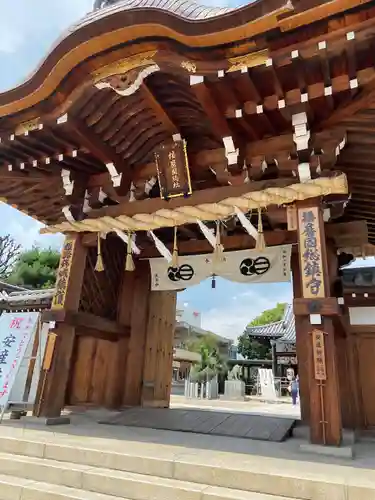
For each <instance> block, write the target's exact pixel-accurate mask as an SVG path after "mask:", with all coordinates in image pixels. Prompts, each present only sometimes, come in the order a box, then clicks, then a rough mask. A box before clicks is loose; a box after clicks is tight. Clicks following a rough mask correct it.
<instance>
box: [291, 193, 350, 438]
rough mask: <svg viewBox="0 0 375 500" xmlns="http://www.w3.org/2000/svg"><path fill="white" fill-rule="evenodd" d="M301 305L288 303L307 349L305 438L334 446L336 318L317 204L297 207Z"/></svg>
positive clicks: (338, 432)
mask: <svg viewBox="0 0 375 500" xmlns="http://www.w3.org/2000/svg"><path fill="white" fill-rule="evenodd" d="M298 234H299V257H300V268H301V291H302V297H303V298H302V299H295V300H294V310H295V314H296V316H302V317H303V326H302V325H301V327H300V328H301V329H300V336H301V337H302V338H303V341H304V342H305V343H306V345H308V350H309V352H308V358H309V359H308V370H309V379H310V380H309V393H310V438H311V441H312V442H313V443H316V444H328V445H336V446H339V445H340V444H341V440H342V419H341V401H340V387H339V377H338V370H337V355H336V342H335V329H334V324H333V316H335V315H338V314H339V313H340V310H339V306H338V304H337V299H336V298H330V293H331V290H330V280H329V268H328V260H327V251H326V241H325V233H324V222H323V214H322V209H321V206H320V204H319V202H318V201H316V200H314V201H311V202H310V204H307V203H306V204H301V205H299V206H298Z"/></svg>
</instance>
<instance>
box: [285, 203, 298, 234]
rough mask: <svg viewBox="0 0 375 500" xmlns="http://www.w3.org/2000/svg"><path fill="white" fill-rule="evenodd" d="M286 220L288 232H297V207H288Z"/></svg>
mask: <svg viewBox="0 0 375 500" xmlns="http://www.w3.org/2000/svg"><path fill="white" fill-rule="evenodd" d="M286 218H287V226H288V231H297V228H298V223H297V208H296V207H295V205H288V206H287V207H286Z"/></svg>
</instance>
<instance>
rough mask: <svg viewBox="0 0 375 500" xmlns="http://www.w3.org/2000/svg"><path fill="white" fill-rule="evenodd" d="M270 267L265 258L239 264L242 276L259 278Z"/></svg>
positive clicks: (248, 260)
mask: <svg viewBox="0 0 375 500" xmlns="http://www.w3.org/2000/svg"><path fill="white" fill-rule="evenodd" d="M270 267H271V263H270V261H269V260H268V259H267V257H257V258H256V259H251V258H248V259H244V260H243V261H242V262H241V264H240V272H241V274H243V275H244V276H254V274H255V275H256V276H260V275H262V274H265V273H266V272H267V271H268V270H269V268H270Z"/></svg>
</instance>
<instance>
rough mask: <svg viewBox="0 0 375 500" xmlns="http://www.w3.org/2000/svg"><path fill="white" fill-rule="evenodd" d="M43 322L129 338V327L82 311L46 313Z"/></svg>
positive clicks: (52, 311)
mask: <svg viewBox="0 0 375 500" xmlns="http://www.w3.org/2000/svg"><path fill="white" fill-rule="evenodd" d="M43 321H46V322H50V321H55V322H56V323H65V324H67V325H71V326H74V327H81V328H88V329H89V330H95V331H99V332H105V333H110V334H114V335H117V336H119V337H127V336H129V333H130V332H129V327H125V326H123V325H120V324H119V323H116V321H111V320H109V319H106V318H102V317H100V316H96V315H95V314H90V313H85V312H81V311H78V312H76V311H65V310H62V311H54V310H51V311H44V312H43Z"/></svg>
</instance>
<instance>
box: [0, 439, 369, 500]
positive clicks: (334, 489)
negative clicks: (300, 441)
mask: <svg viewBox="0 0 375 500" xmlns="http://www.w3.org/2000/svg"><path fill="white" fill-rule="evenodd" d="M32 437H33V439H34V437H35V439H37V438H38V437H39V440H38V441H36V440H31V439H26V438H23V437H20V438H15V437H9V436H6V435H3V436H0V452H2V454H3V455H4V454H5V455H6V454H10V455H12V456H11V461H10V464H9V463H7V462H8V461H9V457H7V456H5V457H3V459H2V460H1V464H2V465H1V467H0V473H2V472H4V471H7V474H9V475H13V476H17V475H18V474H19V473H17V472H15V471H14V469H13V468H12V462H14V461H18V467H19V469H20V470H22V469H23V468H24V464H25V460H26V461H27V462H30V464H31V465H30V466H29V468H28V470H31V471H32V470H33V468H34V472H33V474H41V472H40V471H41V470H43V471H44V472H43V475H41V476H40V475H37V476H35V475H33V476H32V478H33V479H34V480H44V481H45V480H46V477H47V476H45V475H44V473H45V469H46V468H45V467H44V466H43V464H44V465H46V464H48V467H47V468H50V469H51V470H50V472H49V475H50V476H53V474H54V473H55V471H56V469H57V471H58V472H56V473H57V475H58V478H59V483H60V484H65V486H67V485H68V484H67V483H64V482H63V483H61V481H62V480H63V479H64V481H68V480H69V481H70V483H69V484H70V485H71V487H77V485H78V487H81V486H79V485H82V482H81V483H80V482H79V481H80V480H81V479H80V477H82V475H84V476H85V477H86V480H87V481H88V479H87V478H89V479H90V481H93V482H95V481H96V482H98V483H99V485H100V488H99V490H98V491H100V492H103V493H106V494H112V495H113V494H117V493H115V492H117V491H118V490H117V489H116V488H115V486H113V485H116V484H117V485H118V484H120V485H122V486H121V488H123V487H124V484H126V485H127V486H128V487H129V488H130V487H131V486H134V484H135V483H136V482H137V481H139V480H140V482H141V484H142V485H143V486H142V488H143V490H142V491H145V489H146V490H147V487H148V483H151V484H155V481H156V480H157V483H158V484H157V485H156V487H155V488H156V490H157V491H158V492H163V497H162V498H163V500H166V497H165V494H166V493H167V492H170V491H171V490H172V491H174V495H173V498H174V499H175V498H178V499H179V500H180V497H179V496H178V495H176V489H175V488H177V493H178V491H179V488H180V489H181V492H182V493H181V495H182V494H183V491H184V486H186V483H187V486H188V488H187V489H188V490H189V495H190V497H189V498H197V494H196V495H195V496H194V492H201V493H202V492H203V491H205V494H206V495H208V494H209V492H208V490H207V488H208V486H210V487H219V488H225V489H226V495H230V494H231V493H232V492H233V490H237V491H238V490H241V492H242V493H243V494H245V493H246V492H248V493H251V492H253V493H258V494H263V495H274V496H273V497H271V498H272V499H273V500H275V497H276V498H277V497H278V496H281V497H284V500H285V498H289V499H293V500H323V499H326V498H329V499H331V500H343V499H345V500H347V499H348V500H374V499H375V471H373V470H362V469H358V468H353V467H343V466H336V465H328V464H316V463H308V462H303V461H298V462H296V461H292V460H278V459H273V458H267V457H261V456H254V455H244V454H239V453H236V454H234V453H220V452H219V453H216V452H214V453H212V452H210V451H207V450H206V451H202V450H195V449H191V448H188V449H181V448H179V449H176V448H174V447H168V446H164V445H156V444H146V445H145V444H144V443H142V442H139V443H135V442H123V443H121V442H120V443H119V442H117V441H113V440H107V439H96V438H88V437H82V438H79V440H77V438H76V437H73V438H72V437H66V436H65V437H63V438H62V435H59V434H56V437H54V436H51V435H48V436H47V438H46V435H45V434H43V433H42V434H40V433H39V434H38V433H32ZM40 438H42V439H40ZM45 439H48V441H46V440H45ZM52 440H54V442H51V441H52ZM85 445H86V447H85ZM130 450H131V451H130ZM177 450H178V451H177ZM185 450H186V451H185ZM159 457H160V458H159ZM32 458H33V459H39V460H40V459H44V460H45V461H44V462H43V461H42V462H40V461H39V462H38V461H37V460H34V461H33V460H30V459H32ZM48 461H49V462H48ZM20 462H22V463H20ZM72 462H74V464H72ZM4 467H5V469H4ZM35 468H36V470H37V472H35ZM66 469H68V471H67V472H61V470H66ZM24 470H25V469H24ZM103 471H104V472H103ZM121 473H125V474H123V475H121ZM90 474H92V476H90ZM132 474H133V475H132ZM134 474H135V476H134ZM22 476H23V477H24V476H25V474H24V473H23V472H22ZM106 476H108V477H110V479H109V480H108V481H107V480H106ZM150 476H151V477H150ZM38 478H40V479H38ZM163 479H164V480H170V481H169V482H167V483H165V482H164V483H163ZM74 481H77V482H75V483H74ZM171 481H172V482H171ZM173 481H174V482H173ZM107 483H110V484H111V487H110V488H109V487H108V489H104V490H103V488H104V485H105V484H107ZM112 487H113V488H115V489H111V488H112ZM228 490H230V491H228ZM124 491H125V492H127V490H126V489H122V490H121V492H122V493H123V492H124ZM210 494H212V495H213V493H212V491H211V493H210ZM236 494H239V493H236ZM158 495H159V494H158ZM128 496H129V497H130V498H131V499H133V497H132V496H131V495H128ZM198 496H199V495H198ZM134 498H136V499H137V500H138V499H139V498H140V497H138V496H136V497H134ZM142 498H144V497H142ZM146 498H149V497H146ZM152 498H153V499H154V496H153V497H152ZM157 498H159V496H158V497H157ZM167 498H168V497H167ZM181 498H182V499H183V498H185V497H181ZM206 498H211V497H207V496H206ZM212 498H215V497H212ZM223 498H231V497H230V496H229V497H228V496H225V495H224V493H223ZM251 498H252V497H251ZM260 498H261V497H260ZM260 498H259V496H258V497H257V500H260Z"/></svg>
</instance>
